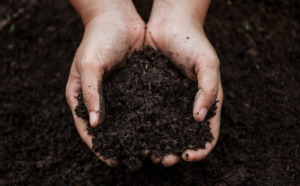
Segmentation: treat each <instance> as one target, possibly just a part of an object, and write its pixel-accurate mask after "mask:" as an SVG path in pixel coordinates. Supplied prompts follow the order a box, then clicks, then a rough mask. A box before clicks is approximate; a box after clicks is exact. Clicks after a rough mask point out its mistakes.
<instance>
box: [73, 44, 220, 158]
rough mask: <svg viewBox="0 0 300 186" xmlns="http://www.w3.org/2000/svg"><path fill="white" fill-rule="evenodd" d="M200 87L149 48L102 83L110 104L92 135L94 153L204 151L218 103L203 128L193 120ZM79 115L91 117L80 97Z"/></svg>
mask: <svg viewBox="0 0 300 186" xmlns="http://www.w3.org/2000/svg"><path fill="white" fill-rule="evenodd" d="M197 90H198V88H197V83H195V82H191V81H190V80H189V79H187V78H185V77H184V76H183V75H182V74H181V73H180V72H179V71H178V70H177V69H176V68H175V67H174V66H173V65H172V63H171V62H169V60H168V59H167V58H166V57H165V56H164V55H163V53H161V52H158V51H155V50H154V49H153V48H151V47H149V46H148V47H145V48H144V49H143V50H140V51H138V52H135V53H134V54H133V56H132V58H131V59H130V60H129V63H128V65H126V66H125V67H124V68H122V69H120V70H118V71H116V72H115V73H114V74H112V76H111V77H110V78H109V79H108V80H107V81H104V84H103V96H104V99H105V102H106V107H105V110H106V115H105V120H104V122H103V123H102V124H101V125H100V126H99V127H96V128H92V127H91V126H90V125H89V126H88V131H89V134H91V135H93V136H94V138H93V150H94V151H95V152H99V153H100V154H101V155H103V156H104V157H105V158H122V159H135V158H137V157H142V155H143V153H144V150H150V152H153V153H155V154H156V155H157V156H160V155H167V154H176V155H180V154H181V153H182V152H183V151H184V150H186V149H193V150H197V149H204V148H205V143H206V142H211V141H212V140H213V135H212V133H211V132H210V127H209V124H210V123H209V121H208V119H210V118H212V117H213V116H214V115H215V110H216V109H217V106H216V103H214V105H213V106H212V107H211V109H210V110H209V111H208V114H207V116H206V118H205V120H204V121H203V122H200V123H198V122H196V121H195V120H194V118H193V114H192V110H193V102H194V97H195V95H196V93H197ZM77 99H78V106H77V107H76V109H75V112H76V114H77V116H78V117H81V118H83V119H88V117H89V115H88V112H87V109H86V107H85V105H84V101H83V98H82V95H81V94H79V95H78V97H77Z"/></svg>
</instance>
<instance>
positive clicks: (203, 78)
mask: <svg viewBox="0 0 300 186" xmlns="http://www.w3.org/2000/svg"><path fill="white" fill-rule="evenodd" d="M70 2H71V4H72V5H73V6H74V8H75V9H76V11H77V12H78V13H79V15H80V16H81V18H82V21H83V23H84V26H85V32H84V36H83V39H82V42H81V44H80V46H79V48H78V50H77V52H76V54H75V57H74V60H73V63H72V67H71V71H70V76H69V80H68V83H67V87H66V97H67V101H68V103H69V105H70V107H71V109H72V113H73V117H74V121H75V125H76V128H77V130H78V133H79V134H80V136H81V138H82V139H83V141H84V142H85V143H86V144H87V145H88V146H89V147H90V148H91V149H92V140H91V138H92V136H90V135H88V134H87V130H86V126H87V122H88V121H85V120H83V119H81V118H79V117H77V116H76V115H75V112H74V110H75V107H76V106H77V99H76V98H75V97H76V96H77V95H78V93H80V92H81V91H82V92H83V97H84V101H85V104H86V106H87V109H88V112H89V115H90V123H91V126H92V127H97V126H99V125H100V124H101V123H102V121H103V119H104V116H105V110H104V106H105V105H104V99H103V97H102V94H101V92H102V81H103V79H104V78H105V77H106V76H107V74H109V73H111V72H112V71H113V70H115V69H117V68H120V67H122V66H124V65H125V62H126V58H128V57H130V56H131V55H132V53H133V52H134V50H135V49H140V48H141V47H142V46H143V45H150V46H152V47H153V48H154V49H158V50H160V51H162V52H163V53H164V54H165V55H168V57H170V59H171V61H172V62H173V63H174V64H175V66H176V67H177V68H179V69H180V70H181V71H182V72H183V73H184V74H185V75H186V76H187V77H188V78H190V79H192V80H194V81H198V87H199V91H198V93H197V95H196V97H195V103H194V109H193V116H194V118H195V120H196V121H198V122H200V121H202V120H203V119H204V117H205V115H206V112H207V110H209V108H210V107H211V106H212V104H213V103H214V101H215V100H216V99H217V100H219V102H218V104H217V106H218V109H217V111H216V113H217V115H216V116H215V117H213V118H212V119H211V120H210V122H211V125H210V127H211V129H212V133H213V136H214V138H215V140H214V141H213V142H212V143H207V145H206V147H207V148H206V149H199V150H198V151H192V150H187V151H185V152H183V154H182V157H180V156H175V155H172V154H171V155H167V156H164V157H161V156H159V155H157V154H151V152H149V151H145V157H150V159H151V160H152V161H153V162H154V163H162V164H163V165H164V166H166V167H169V166H172V165H174V164H176V163H178V162H180V161H182V160H184V161H200V160H202V159H203V158H205V157H206V156H207V155H208V154H209V153H210V151H211V150H212V149H213V148H214V146H215V145H216V143H217V140H218V136H219V129H220V114H221V107H222V101H223V91H222V85H221V81H220V72H219V59H218V57H217V54H216V52H215V51H214V49H213V47H212V46H211V44H210V42H209V41H208V39H207V38H206V36H205V33H204V30H203V24H204V20H205V16H206V13H207V9H208V7H209V4H210V0H201V1H199V0H155V1H154V4H153V8H152V13H151V16H150V20H149V23H148V24H147V27H146V29H145V23H144V22H143V21H142V19H141V18H140V16H139V15H138V13H137V11H136V9H135V7H134V5H133V3H132V2H131V1H130V0H70ZM170 53H172V55H170ZM186 153H188V155H189V156H188V158H186ZM95 154H96V155H97V156H98V157H99V159H101V160H102V161H104V162H106V163H107V164H108V165H109V166H111V167H115V166H118V165H119V164H120V163H121V162H123V163H125V164H127V165H128V166H129V168H131V169H132V170H137V169H139V168H140V167H141V165H142V163H141V162H138V166H136V165H135V166H133V165H130V164H128V163H127V162H128V161H127V160H113V159H104V158H103V157H101V156H99V154H97V153H95Z"/></svg>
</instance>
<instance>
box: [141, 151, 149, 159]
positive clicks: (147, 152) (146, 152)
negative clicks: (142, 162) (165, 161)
mask: <svg viewBox="0 0 300 186" xmlns="http://www.w3.org/2000/svg"><path fill="white" fill-rule="evenodd" d="M150 154H151V152H150V151H149V150H143V153H142V158H148V157H149V156H150Z"/></svg>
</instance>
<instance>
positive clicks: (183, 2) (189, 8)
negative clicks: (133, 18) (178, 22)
mask: <svg viewBox="0 0 300 186" xmlns="http://www.w3.org/2000/svg"><path fill="white" fill-rule="evenodd" d="M210 3H211V0H154V4H153V10H154V9H160V10H162V11H159V13H160V16H172V15H166V14H165V12H174V13H175V14H177V15H185V16H186V15H188V16H190V17H191V18H193V19H194V18H196V19H197V20H198V21H199V22H200V24H201V25H202V26H203V24H204V20H205V17H206V14H207V10H208V8H209V5H210ZM170 9H172V11H164V10H170ZM174 10H175V11H174ZM152 12H153V11H152Z"/></svg>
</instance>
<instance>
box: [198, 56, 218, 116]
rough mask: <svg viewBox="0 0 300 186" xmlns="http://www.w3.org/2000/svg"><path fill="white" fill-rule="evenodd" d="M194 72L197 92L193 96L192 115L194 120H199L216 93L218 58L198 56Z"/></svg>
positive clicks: (215, 96) (214, 99) (211, 103)
mask: <svg viewBox="0 0 300 186" xmlns="http://www.w3.org/2000/svg"><path fill="white" fill-rule="evenodd" d="M211 56H215V55H211ZM195 72H196V74H197V80H198V92H197V94H196V97H195V102H194V108H193V116H194V118H195V120H196V121H198V122H201V121H203V120H204V118H205V116H206V114H207V112H208V110H209V109H210V107H211V106H212V105H213V104H214V102H215V101H216V98H217V95H218V83H219V76H220V75H219V74H220V73H219V59H218V58H217V57H216V58H206V57H199V58H198V59H197V65H196V68H195Z"/></svg>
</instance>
